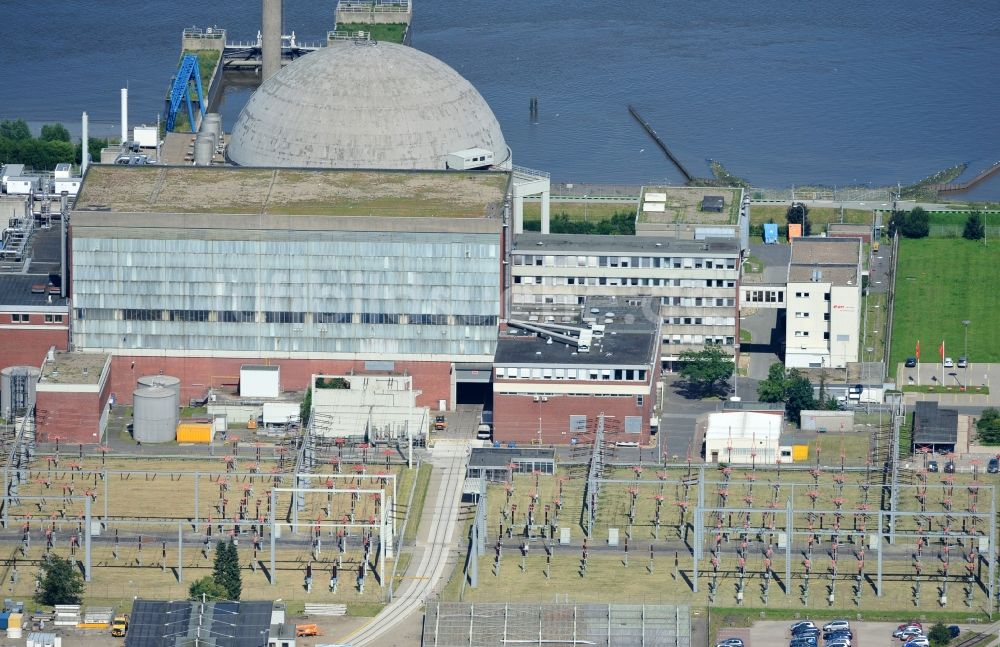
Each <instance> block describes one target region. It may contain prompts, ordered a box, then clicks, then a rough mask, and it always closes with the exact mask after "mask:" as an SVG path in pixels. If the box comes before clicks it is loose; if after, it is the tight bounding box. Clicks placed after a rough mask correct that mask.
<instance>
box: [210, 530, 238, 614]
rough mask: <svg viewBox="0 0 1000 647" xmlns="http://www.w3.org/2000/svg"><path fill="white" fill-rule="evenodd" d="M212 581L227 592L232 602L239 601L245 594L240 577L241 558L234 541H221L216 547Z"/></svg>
mask: <svg viewBox="0 0 1000 647" xmlns="http://www.w3.org/2000/svg"><path fill="white" fill-rule="evenodd" d="M212 579H214V580H215V582H216V584H218V585H219V586H221V587H222V588H223V589H225V591H226V597H227V598H229V599H230V600H239V599H240V594H241V593H242V592H243V580H242V577H241V576H240V558H239V554H238V553H237V552H236V545H235V544H233V542H232V541H220V542H219V543H218V544H216V545H215V562H214V565H213V569H212Z"/></svg>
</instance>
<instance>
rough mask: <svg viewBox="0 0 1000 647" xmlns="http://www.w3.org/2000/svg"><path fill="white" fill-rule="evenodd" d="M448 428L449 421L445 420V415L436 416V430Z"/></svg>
mask: <svg viewBox="0 0 1000 647" xmlns="http://www.w3.org/2000/svg"><path fill="white" fill-rule="evenodd" d="M447 428H448V421H447V420H445V417H444V416H435V417H434V431H444V430H445V429H447Z"/></svg>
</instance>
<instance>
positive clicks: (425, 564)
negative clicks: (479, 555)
mask: <svg viewBox="0 0 1000 647" xmlns="http://www.w3.org/2000/svg"><path fill="white" fill-rule="evenodd" d="M468 451H469V448H468V445H467V444H464V443H463V444H454V445H452V444H448V445H445V444H442V443H439V444H438V445H436V446H435V447H434V449H433V454H432V463H433V465H434V466H435V468H436V469H435V472H439V473H440V477H439V484H438V489H437V492H436V496H434V500H433V508H428V506H427V505H426V504H425V506H424V510H423V512H422V513H421V523H420V535H421V537H422V538H418V540H417V548H418V550H419V551H420V559H419V562H418V563H417V565H416V569H414V568H413V566H412V564H411V566H410V568H408V569H407V572H406V578H407V579H406V580H404V584H403V585H402V586H401V587H400V589H399V592H398V593H397V594H396V597H395V599H393V601H392V602H391V603H389V604H388V605H387V606H386V607H385V608H384V609H383V610H382V612H381V613H379V614H378V615H377V616H375V617H374V618H372V619H371V621H370V622H369V623H368V624H367V625H365V626H364V627H362V628H361V629H358V630H357V631H355V632H354V633H352V634H351V635H349V636H347V637H345V638H343V639H342V640H341V642H342V643H344V644H349V645H352V646H353V647H363V646H364V645H371V644H373V643H375V641H377V640H378V639H379V638H382V637H383V636H385V635H386V634H389V633H390V632H392V631H393V628H394V627H395V626H396V625H398V624H399V623H400V622H402V621H403V620H405V619H406V618H408V617H409V616H410V615H411V614H414V613H422V612H423V604H424V601H425V600H426V599H427V598H428V597H430V596H431V595H432V594H433V592H434V591H435V588H436V587H437V584H438V582H439V581H440V580H441V578H442V577H443V576H444V575H446V574H445V572H444V571H445V567H446V565H447V562H448V553H449V550H450V548H451V547H452V546H453V545H454V535H455V524H456V520H457V517H458V509H459V505H460V504H461V501H462V486H463V485H464V482H465V468H466V464H467V462H468ZM431 478H432V482H433V480H434V476H432V477H431ZM428 513H429V515H430V519H429V520H428V519H427V518H426V517H427V516H428ZM428 521H429V523H428ZM425 533H426V534H425Z"/></svg>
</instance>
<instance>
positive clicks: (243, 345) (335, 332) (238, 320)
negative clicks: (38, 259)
mask: <svg viewBox="0 0 1000 647" xmlns="http://www.w3.org/2000/svg"><path fill="white" fill-rule="evenodd" d="M509 190H510V174H509V173H506V172H488V171H480V172H475V173H471V172H458V171H360V170H319V169H317V170H294V169H275V168H266V169H265V168H234V167H149V168H128V167H117V166H94V167H91V169H90V171H89V172H88V175H87V180H86V182H85V183H84V186H83V188H82V191H81V193H80V195H79V197H78V199H77V202H76V208H75V210H74V211H73V212H72V216H71V239H72V249H71V251H72V273H71V281H72V283H71V289H72V299H73V312H72V345H73V349H74V350H80V351H91V352H100V353H108V354H110V355H111V356H112V367H111V383H112V391H113V392H115V393H116V394H118V401H119V402H127V401H128V400H130V398H131V392H132V387H133V386H134V384H135V380H136V378H137V377H138V376H142V375H148V374H156V373H164V374H168V375H175V376H178V377H179V378H180V379H181V384H182V389H183V391H182V394H181V395H182V399H183V400H184V401H186V400H187V399H188V398H194V397H201V396H203V395H204V393H205V392H206V390H207V389H209V388H211V387H219V386H221V385H222V384H231V383H232V381H233V376H238V375H239V371H240V366H241V365H242V364H256V363H262V362H267V363H271V364H278V365H280V366H281V374H282V379H283V384H282V388H283V389H285V390H290V389H301V388H305V387H306V386H307V385H308V383H309V379H310V376H311V375H313V374H321V373H334V374H349V373H355V374H358V373H370V374H408V375H411V376H412V377H413V382H414V387H415V388H416V389H418V390H419V391H420V394H419V396H418V400H417V402H418V404H419V405H420V406H434V407H439V406H442V405H443V406H445V407H451V406H453V403H454V402H455V399H456V389H457V386H458V383H459V381H460V380H461V375H463V374H464V372H463V369H464V367H465V365H481V364H483V363H486V364H487V365H488V364H489V363H491V362H492V361H493V356H494V352H495V349H496V344H497V331H498V320H499V318H500V317H501V315H502V313H501V312H500V307H501V306H500V304H501V303H503V302H504V299H503V295H502V289H503V282H502V258H503V255H504V254H503V249H504V241H505V235H506V229H505V223H506V209H507V206H506V205H507V204H508V198H507V196H508V194H509Z"/></svg>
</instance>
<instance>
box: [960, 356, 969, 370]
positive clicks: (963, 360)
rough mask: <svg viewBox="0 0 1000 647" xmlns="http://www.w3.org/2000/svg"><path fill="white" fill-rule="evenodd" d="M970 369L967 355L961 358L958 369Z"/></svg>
mask: <svg viewBox="0 0 1000 647" xmlns="http://www.w3.org/2000/svg"><path fill="white" fill-rule="evenodd" d="M968 367H969V358H968V357H966V356H965V355H963V356H961V357H959V358H958V368H968Z"/></svg>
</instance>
